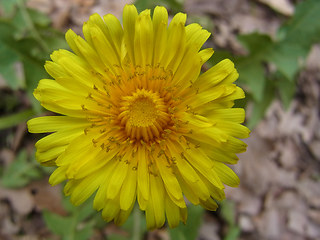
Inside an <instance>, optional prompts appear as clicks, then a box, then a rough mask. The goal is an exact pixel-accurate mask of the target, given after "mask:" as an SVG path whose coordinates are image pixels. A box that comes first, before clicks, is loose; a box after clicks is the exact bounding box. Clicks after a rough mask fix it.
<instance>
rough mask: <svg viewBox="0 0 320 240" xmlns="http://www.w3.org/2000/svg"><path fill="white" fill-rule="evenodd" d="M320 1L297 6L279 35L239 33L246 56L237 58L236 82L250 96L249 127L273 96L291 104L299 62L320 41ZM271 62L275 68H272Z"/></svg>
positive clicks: (260, 116) (315, 0)
mask: <svg viewBox="0 0 320 240" xmlns="http://www.w3.org/2000/svg"><path fill="white" fill-rule="evenodd" d="M319 11H320V1H318V0H307V1H303V2H301V3H300V4H299V5H297V7H296V11H295V14H294V16H293V17H292V18H291V19H290V20H289V21H288V22H287V23H285V24H284V25H283V26H282V27H281V28H280V29H279V31H278V38H277V39H275V40H272V39H271V38H270V36H268V35H265V34H260V33H251V34H247V35H241V36H239V41H240V43H241V44H242V45H243V46H244V47H245V48H246V49H247V50H248V54H247V55H246V56H241V57H236V59H235V63H236V66H237V69H238V71H239V74H240V77H239V82H240V83H241V84H243V85H245V86H246V87H247V92H248V93H249V97H250V96H252V101H253V106H254V109H253V114H252V116H251V118H250V119H249V121H248V126H249V127H253V126H254V125H255V124H257V123H258V122H259V121H260V120H261V118H262V117H263V116H264V113H265V110H266V109H267V107H268V106H269V104H270V103H271V102H272V100H273V98H274V97H275V96H277V94H278V95H280V98H281V100H282V102H283V105H284V106H285V107H288V106H289V105H290V102H291V99H292V98H293V96H294V93H295V84H296V83H295V80H296V75H297V73H298V72H299V71H300V70H301V67H302V66H301V61H302V60H304V59H305V58H306V56H307V54H308V52H309V51H310V48H311V46H312V44H314V43H316V42H319V41H320V15H319V14H318V13H319ZM270 64H273V65H274V66H275V67H276V71H271V70H270V68H267V67H266V66H270Z"/></svg>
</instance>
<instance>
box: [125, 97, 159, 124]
mask: <svg viewBox="0 0 320 240" xmlns="http://www.w3.org/2000/svg"><path fill="white" fill-rule="evenodd" d="M128 114H129V123H130V124H131V126H135V127H148V126H150V125H152V124H153V122H154V121H155V120H156V118H157V110H156V105H155V103H154V102H153V101H152V99H150V98H148V97H141V98H137V99H136V100H133V102H132V104H131V106H130V107H129V113H128Z"/></svg>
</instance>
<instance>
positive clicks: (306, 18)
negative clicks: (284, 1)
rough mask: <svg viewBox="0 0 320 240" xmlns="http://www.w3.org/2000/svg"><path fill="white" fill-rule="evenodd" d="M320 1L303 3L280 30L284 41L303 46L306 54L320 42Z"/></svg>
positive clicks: (309, 0)
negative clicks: (314, 44)
mask: <svg viewBox="0 0 320 240" xmlns="http://www.w3.org/2000/svg"><path fill="white" fill-rule="evenodd" d="M319 12H320V1H319V0H305V1H301V2H300V3H299V4H298V5H297V7H296V10H295V13H294V16H293V17H292V18H291V19H290V20H289V21H288V22H287V23H286V24H285V25H283V26H282V28H280V32H279V35H281V36H282V41H283V42H285V43H292V44H296V45H300V46H303V47H304V48H305V49H306V53H307V52H308V49H309V48H310V46H311V45H312V44H313V43H315V42H319V41H320V14H319Z"/></svg>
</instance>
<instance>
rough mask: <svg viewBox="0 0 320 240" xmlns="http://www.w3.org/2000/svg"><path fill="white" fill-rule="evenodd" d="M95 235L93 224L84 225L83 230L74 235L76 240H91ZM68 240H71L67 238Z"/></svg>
mask: <svg viewBox="0 0 320 240" xmlns="http://www.w3.org/2000/svg"><path fill="white" fill-rule="evenodd" d="M92 234H93V222H90V223H84V224H83V226H82V228H81V229H79V230H78V231H76V233H75V235H74V239H75V240H87V239H90V237H91V236H92ZM66 240H69V238H66Z"/></svg>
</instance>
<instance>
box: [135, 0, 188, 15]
mask: <svg viewBox="0 0 320 240" xmlns="http://www.w3.org/2000/svg"><path fill="white" fill-rule="evenodd" d="M183 3H184V0H160V1H154V0H136V1H135V4H134V5H135V6H136V8H137V9H138V11H139V12H141V11H143V10H144V9H148V8H150V9H153V8H154V7H155V6H160V5H161V6H165V7H166V8H167V9H168V10H169V11H170V10H171V11H172V12H173V13H177V12H181V11H183Z"/></svg>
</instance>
